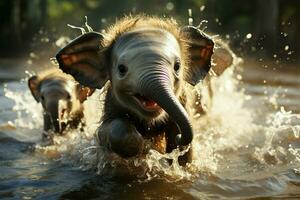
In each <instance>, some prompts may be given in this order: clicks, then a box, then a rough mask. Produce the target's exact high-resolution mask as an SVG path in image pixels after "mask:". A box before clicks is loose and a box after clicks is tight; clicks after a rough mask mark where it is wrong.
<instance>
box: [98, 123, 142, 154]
mask: <svg viewBox="0 0 300 200" xmlns="http://www.w3.org/2000/svg"><path fill="white" fill-rule="evenodd" d="M103 136H104V137H103ZM98 137H99V140H100V144H101V143H102V144H103V142H101V138H105V140H106V142H105V143H106V146H107V147H108V148H109V149H110V150H111V151H113V152H114V153H117V154H118V155H119V156H121V157H123V158H129V157H133V156H136V155H138V154H140V153H141V152H142V151H143V148H144V139H143V137H142V135H141V134H140V133H139V132H138V131H137V130H136V128H135V127H134V126H133V125H132V124H130V122H128V121H127V120H124V119H115V120H113V121H112V122H110V124H109V126H106V127H105V128H102V129H100V130H99V132H98Z"/></svg>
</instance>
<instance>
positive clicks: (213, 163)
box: [4, 62, 300, 182]
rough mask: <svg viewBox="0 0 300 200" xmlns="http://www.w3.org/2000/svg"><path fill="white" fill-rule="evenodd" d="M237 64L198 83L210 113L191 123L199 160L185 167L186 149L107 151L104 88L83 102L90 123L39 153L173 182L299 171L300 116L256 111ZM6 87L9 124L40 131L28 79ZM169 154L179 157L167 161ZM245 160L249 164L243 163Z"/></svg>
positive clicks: (144, 178)
mask: <svg viewBox="0 0 300 200" xmlns="http://www.w3.org/2000/svg"><path fill="white" fill-rule="evenodd" d="M238 63H239V62H237V63H236V64H237V65H238ZM236 68H238V66H234V67H231V68H229V69H227V70H226V71H225V72H224V73H223V74H222V75H221V76H220V77H218V78H216V77H212V78H211V80H210V82H209V84H202V85H199V86H198V89H199V91H200V93H201V94H202V100H201V101H202V103H203V104H205V105H207V108H206V109H207V114H206V115H205V116H202V117H201V118H199V119H197V120H195V121H194V122H193V124H194V129H195V133H196V134H195V139H194V141H193V150H194V158H195V159H194V160H193V162H192V163H191V164H190V165H189V166H188V167H186V168H183V167H181V166H180V165H179V164H178V162H176V159H177V158H178V156H180V155H181V154H182V152H179V151H178V150H174V151H173V152H172V153H170V154H160V153H159V152H157V151H155V150H151V151H150V152H149V153H148V154H147V155H145V157H143V158H139V159H128V160H124V159H120V158H119V157H118V156H116V155H108V154H107V152H105V150H104V149H102V148H100V147H99V146H98V145H97V141H96V139H95V136H94V133H95V131H96V129H97V127H98V126H99V119H100V117H101V115H102V109H103V98H104V96H105V92H103V91H98V92H97V93H95V94H94V95H93V96H92V97H91V98H89V99H88V100H87V101H86V102H85V107H86V109H85V116H86V117H87V126H86V127H84V131H80V130H73V131H70V132H69V133H68V134H66V135H65V136H55V137H54V138H53V145H50V146H43V145H37V146H36V149H37V152H39V153H42V154H44V155H46V156H49V157H51V158H54V159H56V160H58V161H60V162H62V163H70V164H72V165H75V166H77V167H78V168H81V169H82V170H95V171H97V173H98V174H104V173H107V171H108V170H107V169H110V170H111V169H114V170H115V171H116V170H118V171H121V170H120V169H122V170H123V171H124V173H126V174H130V173H131V174H135V175H137V176H138V177H140V180H141V181H149V180H152V179H153V178H157V177H159V178H163V179H166V180H167V181H171V182H173V181H179V180H195V179H196V178H197V177H199V176H200V175H201V174H209V176H214V177H226V178H227V179H232V178H234V179H237V178H238V179H242V178H243V177H245V176H246V177H247V178H249V175H248V174H249V173H250V174H253V173H254V172H255V173H256V174H258V172H262V170H266V169H268V170H270V168H272V170H270V171H280V170H282V169H283V168H284V167H286V166H288V165H290V163H292V166H293V169H294V170H295V171H296V170H298V171H299V170H300V167H299V166H300V153H299V152H300V149H299V142H297V141H298V140H299V133H300V126H299V124H300V123H299V121H300V115H299V114H293V113H291V112H289V111H285V109H284V108H283V107H282V108H281V110H279V111H274V112H270V113H266V114H265V115H264V116H263V117H262V116H258V115H257V113H256V107H251V106H250V107H249V105H248V103H249V101H254V100H255V97H251V96H249V95H246V94H245V88H243V87H242V86H241V84H240V80H241V79H242V77H241V75H240V74H237V72H236ZM16 88H18V89H16ZM4 92H5V96H6V97H7V98H9V99H11V100H13V101H14V104H15V105H14V106H13V111H15V112H16V113H17V116H16V118H15V120H14V121H12V122H11V123H12V124H13V125H14V126H15V127H16V128H17V129H19V130H21V129H22V133H23V134H24V132H23V129H28V130H33V129H38V130H39V131H40V132H39V133H35V134H40V133H41V130H42V123H43V122H42V109H41V107H40V106H39V105H38V104H37V103H36V102H35V101H34V99H33V98H32V97H31V94H30V92H29V90H28V89H27V86H26V84H25V82H20V83H13V84H9V85H8V86H7V87H6V88H5V91H4ZM211 94H213V95H212V97H211ZM274 98H276V96H275V97H274ZM266 101H268V99H267V100H266ZM262 105H263V104H262ZM95 110H96V112H95ZM229 158H230V159H229ZM166 159H174V160H175V162H173V163H172V164H171V165H169V164H168V163H167V162H166ZM233 163H234V165H233ZM245 163H248V164H247V165H246V166H245ZM254 177H256V178H257V179H261V176H258V175H255V174H254V175H253V177H251V178H252V179H255V178H254Z"/></svg>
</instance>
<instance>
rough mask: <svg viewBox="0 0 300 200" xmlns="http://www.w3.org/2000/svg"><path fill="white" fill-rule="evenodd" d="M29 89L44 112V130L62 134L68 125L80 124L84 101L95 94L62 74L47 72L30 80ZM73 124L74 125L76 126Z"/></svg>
mask: <svg viewBox="0 0 300 200" xmlns="http://www.w3.org/2000/svg"><path fill="white" fill-rule="evenodd" d="M28 86H29V89H30V91H31V93H32V95H33V97H34V99H35V100H36V101H37V102H40V103H41V104H42V106H43V110H44V130H45V131H48V130H53V131H54V132H56V133H60V134H61V133H62V132H63V131H64V129H65V128H66V126H68V125H71V124H68V123H75V124H76V123H79V121H80V120H81V118H82V116H83V107H82V106H83V105H82V103H83V101H84V100H86V98H87V97H88V96H90V95H91V94H92V93H93V90H90V89H89V88H87V87H83V86H81V85H80V84H78V83H76V82H75V81H74V80H72V79H71V78H70V77H68V76H66V75H63V73H61V72H56V71H54V72H53V71H51V72H50V73H48V72H45V73H44V74H43V75H38V76H36V75H34V76H32V77H30V78H29V79H28ZM75 124H72V125H75Z"/></svg>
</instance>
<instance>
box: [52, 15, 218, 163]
mask: <svg viewBox="0 0 300 200" xmlns="http://www.w3.org/2000/svg"><path fill="white" fill-rule="evenodd" d="M213 48H214V42H213V41H212V39H211V38H210V37H209V36H207V35H206V34H204V33H203V32H202V31H200V30H199V29H197V28H196V27H193V26H186V27H182V28H181V27H179V26H178V25H177V24H176V23H175V22H174V20H167V19H159V18H153V17H144V16H138V17H126V18H124V19H122V20H120V21H118V22H117V23H116V24H115V25H114V26H112V27H111V28H110V29H108V30H107V31H106V33H105V34H104V35H102V34H100V33H96V32H89V33H86V34H83V35H81V36H79V37H78V38H76V39H75V40H73V41H72V42H71V43H70V44H68V45H67V46H66V47H64V48H63V49H62V50H60V51H59V52H58V54H57V55H56V59H57V61H58V63H59V66H60V68H61V69H62V70H63V71H64V72H66V73H68V74H71V75H72V76H74V78H75V79H76V80H77V81H78V82H80V83H81V84H83V85H85V86H88V87H91V88H97V89H100V88H102V87H103V86H104V85H105V84H106V82H108V84H107V85H108V86H107V87H106V88H107V94H106V99H105V104H104V114H103V117H102V124H101V125H100V127H99V128H98V131H97V134H98V139H99V143H100V145H101V146H102V147H105V148H106V149H108V150H109V151H112V152H114V153H117V154H118V155H120V156H121V157H124V158H127V157H132V156H136V155H139V154H140V153H142V152H145V151H146V149H145V148H146V146H147V148H148V147H149V145H145V142H144V141H145V139H147V141H151V144H152V145H151V147H150V148H154V149H156V150H158V151H160V152H162V153H168V152H171V151H172V150H174V149H176V148H178V147H179V148H180V149H181V150H183V149H185V148H186V146H188V145H190V144H191V142H192V140H193V128H192V123H191V119H192V116H193V115H194V114H195V112H197V111H198V112H201V110H202V109H201V105H199V99H198V94H197V92H196V90H195V89H194V86H195V85H196V84H197V83H199V82H200V81H201V80H202V79H203V78H204V77H205V76H206V75H207V73H208V71H209V70H210V67H211V57H212V55H213ZM195 108H196V109H195ZM147 144H148V143H147ZM191 152H192V151H191V148H190V150H189V151H188V152H187V153H186V154H185V155H184V156H181V157H179V162H180V164H183V165H184V164H185V163H186V162H190V161H191V159H192V154H191Z"/></svg>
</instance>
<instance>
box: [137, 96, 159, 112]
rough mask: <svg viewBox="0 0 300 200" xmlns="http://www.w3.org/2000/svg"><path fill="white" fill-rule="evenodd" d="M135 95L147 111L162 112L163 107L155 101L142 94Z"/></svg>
mask: <svg viewBox="0 0 300 200" xmlns="http://www.w3.org/2000/svg"><path fill="white" fill-rule="evenodd" d="M133 97H134V99H135V100H136V101H137V102H138V104H139V105H140V107H142V108H143V109H144V110H145V111H148V112H160V111H161V110H162V108H161V107H160V106H159V105H158V104H157V103H156V102H155V101H153V100H151V99H149V98H147V97H145V96H143V95H141V94H135V95H134V96H133Z"/></svg>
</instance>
